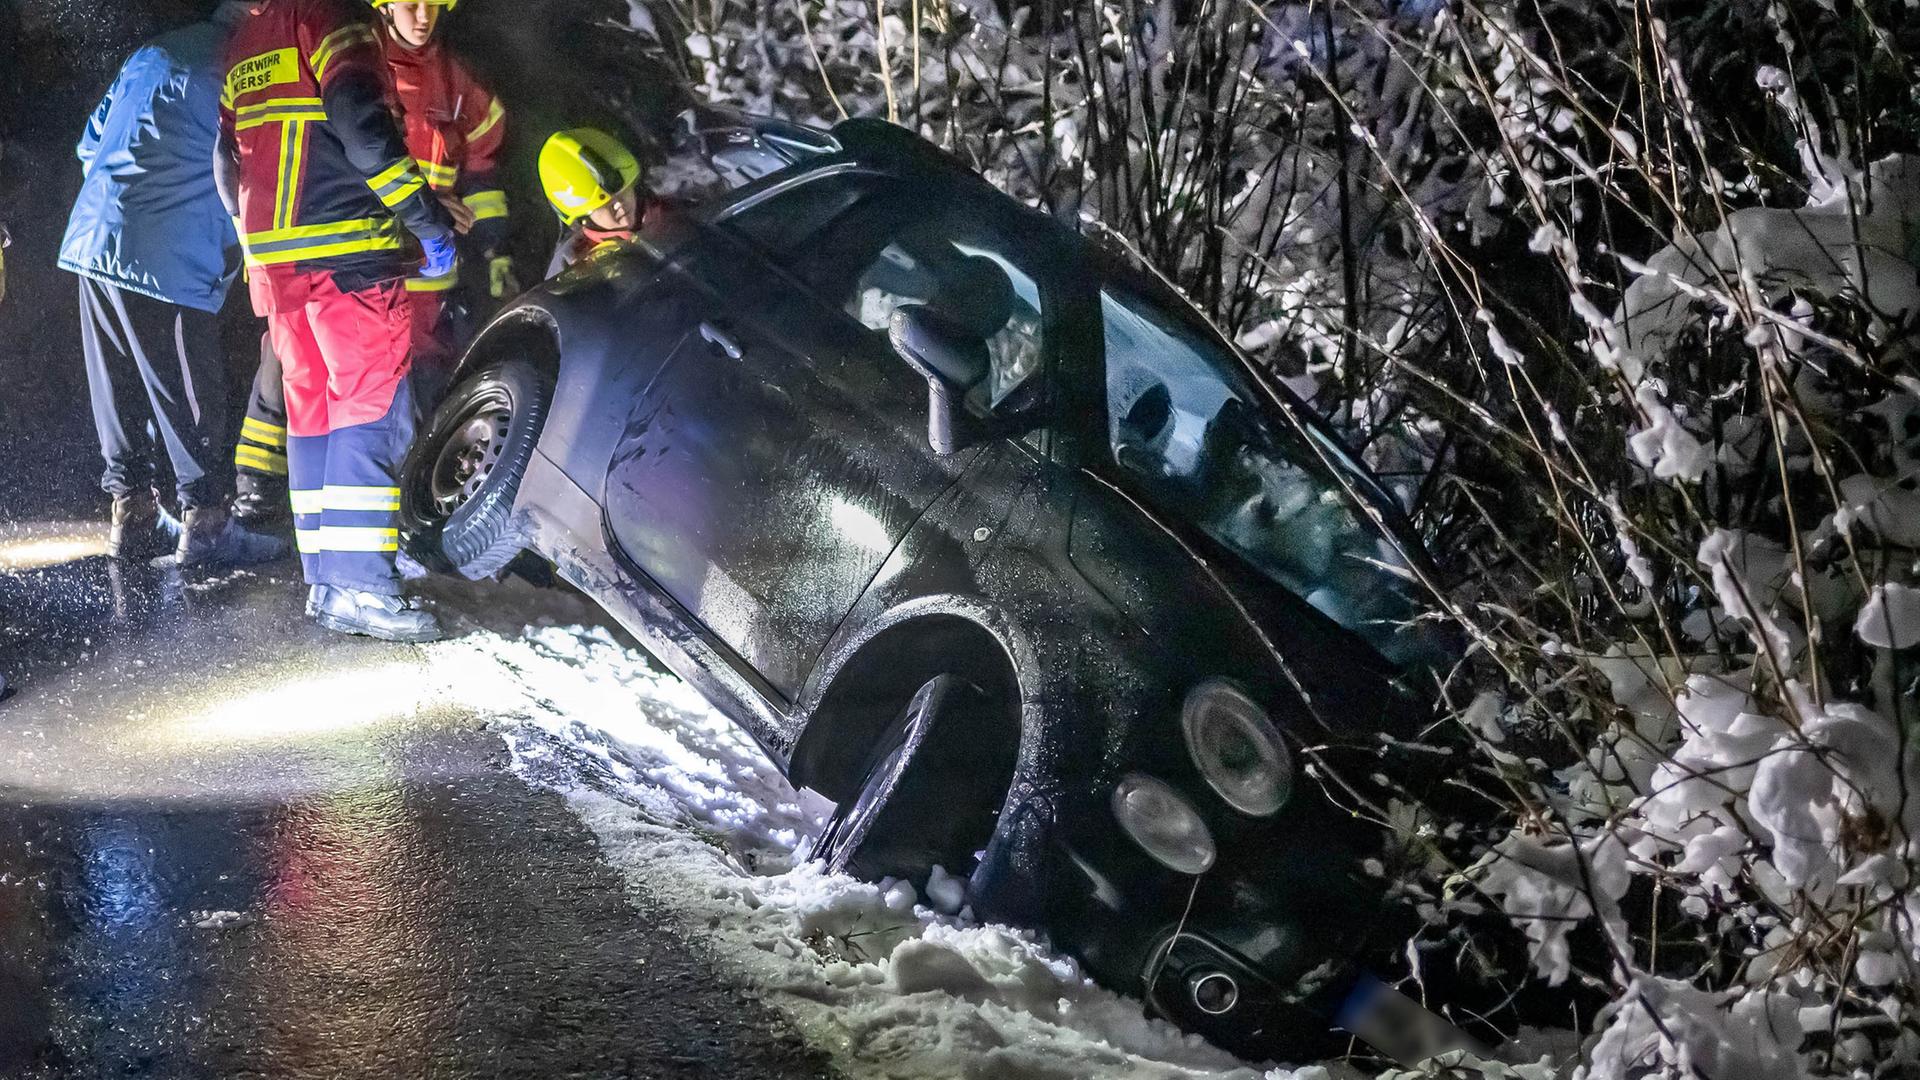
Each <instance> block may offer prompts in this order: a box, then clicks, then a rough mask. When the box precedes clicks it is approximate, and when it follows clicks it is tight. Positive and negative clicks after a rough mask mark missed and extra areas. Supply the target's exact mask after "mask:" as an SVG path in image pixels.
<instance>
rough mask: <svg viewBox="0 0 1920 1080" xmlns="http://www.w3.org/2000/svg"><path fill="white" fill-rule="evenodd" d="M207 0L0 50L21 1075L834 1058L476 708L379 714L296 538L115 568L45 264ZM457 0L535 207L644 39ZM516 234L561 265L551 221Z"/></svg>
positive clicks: (7, 608)
mask: <svg viewBox="0 0 1920 1080" xmlns="http://www.w3.org/2000/svg"><path fill="white" fill-rule="evenodd" d="M596 2H597V3H599V5H600V6H601V7H605V8H607V10H609V11H612V10H615V9H619V8H621V7H622V5H619V4H618V3H615V2H612V0H596ZM191 6H192V5H190V4H182V3H176V2H174V0H127V2H126V3H116V4H110V5H101V4H86V3H76V2H74V0H26V2H25V3H24V4H23V5H22V7H21V8H20V11H21V12H22V13H23V15H24V24H23V26H24V28H23V29H22V30H21V34H22V37H21V39H20V40H21V50H22V51H21V56H22V58H23V59H22V60H21V62H20V63H19V64H18V65H12V64H9V65H7V66H8V67H9V68H10V70H4V71H0V144H3V145H0V150H4V156H3V157H0V220H3V221H6V222H8V223H9V224H10V225H11V227H12V233H13V237H14V245H13V247H12V248H11V249H9V250H8V251H7V253H6V257H7V260H8V268H9V271H10V272H9V281H8V286H9V288H8V296H7V297H6V299H5V301H4V302H0V679H4V680H6V681H7V683H8V687H7V689H6V690H5V691H4V697H0V1077H4V1078H6V1080H14V1078H31V1080H43V1078H62V1080H64V1078H69V1077H71V1078H75V1080H80V1078H84V1080H98V1078H110V1077H165V1078H171V1077H194V1078H200V1077H263V1078H264V1077H272V1078H282V1077H288V1078H295V1077H299V1078H304V1077H314V1078H320V1077H380V1078H403V1077H645V1078H671V1077H694V1076H699V1077H703V1078H708V1080H727V1078H753V1080H763V1078H765V1080H774V1078H786V1077H818V1076H825V1075H828V1071H827V1068H826V1066H825V1065H824V1064H823V1063H822V1061H821V1059H820V1058H819V1056H818V1055H816V1054H814V1053H812V1052H810V1051H809V1050H807V1049H806V1048H805V1047H804V1046H802V1044H801V1043H800V1042H799V1040H798V1039H797V1038H796V1037H795V1036H794V1035H793V1034H792V1033H791V1032H789V1031H787V1030H786V1029H785V1028H783V1027H782V1026H781V1025H780V1023H779V1022H778V1021H777V1020H776V1019H775V1018H774V1017H773V1015H772V1014H771V1013H770V1012H769V1010H768V1009H766V1008H765V1007H764V1006H762V1005H761V1004H759V1003H758V1002H757V1001H755V1000H753V999H751V998H750V997H749V996H747V995H745V994H743V993H741V992H740V991H737V990H735V989H732V988H730V987H728V986H727V985H726V984H725V983H724V981H723V980H722V979H721V978H720V976H719V975H718V973H717V970H716V968H717V965H716V963H715V960H714V958H713V957H712V956H711V955H710V954H709V953H708V952H707V950H706V947H705V946H704V944H703V943H702V940H701V939H700V938H699V937H698V935H697V934H692V933H689V932H686V931H683V930H682V929H681V928H680V927H679V926H678V925H677V924H676V923H674V921H673V920H672V919H671V918H670V917H669V916H668V915H667V914H666V911H665V908H664V907H663V906H662V905H661V904H659V903H658V902H656V901H654V900H652V899H650V897H649V896H648V895H647V894H646V893H645V892H644V890H641V891H635V890H632V889H629V888H627V887H626V886H625V885H623V882H622V879H621V878H620V877H619V876H617V875H616V874H615V873H614V872H613V871H612V870H611V869H610V868H609V867H607V866H606V865H605V864H604V863H603V862H602V861H601V859H600V858H599V855H598V853H597V851H596V849H595V847H594V842H593V839H592V837H591V835H590V834H589V833H588V832H587V830H586V829H585V827H584V826H582V825H581V824H580V823H579V822H578V821H577V820H576V819H575V818H574V817H573V816H572V815H571V814H570V813H569V812H568V811H567V809H566V807H565V806H564V805H563V804H562V802H561V800H560V798H559V797H558V796H556V795H553V794H551V793H548V792H545V791H539V790H534V789H531V788H529V787H528V786H527V785H525V784H523V783H522V782H521V781H520V780H519V779H518V778H517V777H515V776H514V775H513V774H512V773H510V772H509V771H508V770H507V767H506V766H507V760H506V755H505V752H504V750H503V748H502V743H501V740H500V737H499V734H498V733H497V732H495V731H493V730H491V729H489V728H488V726H487V725H486V723H485V721H484V720H483V719H482V718H480V717H477V716H474V715H467V714H462V713H459V712H457V711H447V710H446V709H444V708H442V709H440V710H439V711H427V712H421V711H420V710H418V709H414V710H410V711H409V710H402V711H401V714H400V715H390V713H392V711H393V710H391V709H387V708H385V707H384V706H383V705H382V700H383V698H384V697H402V698H403V697H405V692H406V688H407V687H408V686H409V685H410V683H411V681H412V673H414V672H417V671H419V670H420V665H421V664H422V663H424V662H425V661H424V656H425V654H423V653H422V652H421V651H420V650H418V649H414V648H409V647H404V646H391V645H384V644H380V643H375V642H370V641H365V640H361V639H348V638H342V637H338V636H335V635H331V634H328V633H326V632H324V631H322V630H319V629H318V628H316V627H313V626H312V625H310V624H309V623H308V622H307V620H306V619H305V618H304V617H303V615H302V612H301V604H302V600H303V597H304V589H303V587H302V586H300V585H299V584H298V582H297V581H296V580H295V579H296V578H297V568H296V567H295V565H294V564H293V563H292V562H290V561H289V562H286V563H283V564H279V565H276V566H271V567H268V568H265V569H264V570H262V571H257V572H249V573H245V574H236V575H227V576H224V577H216V578H212V579H183V578H181V577H179V576H178V575H167V574H162V573H157V572H154V571H151V570H149V569H147V568H146V567H144V566H119V565H115V564H113V563H110V562H109V561H108V560H107V559H105V558H104V557H103V556H102V555H101V553H100V552H101V550H102V547H103V543H102V541H103V539H104V532H105V525H104V517H105V511H106V506H105V501H104V499H103V497H102V496H101V495H100V494H99V491H98V488H97V483H98V477H99V472H100V461H99V457H98V454H97V451H96V450H95V448H94V444H93V439H92V425H91V418H90V415H89V412H88V404H87V394H86V383H85V377H84V373H83V371H82V368H81V364H80V356H79V349H78V336H77V335H78V320H77V314H76V312H75V310H74V295H75V284H74V278H73V277H72V275H70V274H66V273H64V272H61V271H58V270H56V269H54V267H53V263H54V254H55V251H56V250H57V247H58V243H59V239H60V234H61V230H62V227H63V226H64V224H65V220H66V214H67V209H68V207H69V206H70V205H71V202H72V199H73V194H74V191H75V190H76V189H77V187H78V183H79V179H80V176H79V170H78V169H77V167H76V166H75V165H74V164H73V161H72V157H71V147H72V145H73V140H74V139H75V138H76V137H77V136H78V134H79V131H80V129H81V126H82V124H83V123H84V120H85V117H86V115H87V113H88V111H89V110H90V109H91V107H92V105H93V103H94V101H95V100H96V99H97V97H98V95H99V94H100V92H101V90H102V89H104V88H105V86H106V84H107V82H108V81H109V80H110V79H111V77H112V74H113V72H114V70H115V68H117V66H118V64H119V62H120V60H121V59H122V58H123V57H124V56H125V55H126V54H127V53H128V52H130V51H131V50H132V48H133V47H134V45H136V44H137V43H138V42H139V41H141V40H143V39H144V38H145V37H147V36H149V35H150V34H152V33H154V32H157V31H158V30H160V29H163V28H164V27H165V26H167V25H172V24H175V23H177V22H178V21H179V20H180V19H181V17H182V13H183V12H184V11H186V10H187V9H188V8H189V7H191ZM468 7H469V8H471V9H472V10H471V11H470V12H469V11H467V10H465V9H463V15H466V16H468V18H467V19H466V20H464V25H465V26H466V28H467V31H468V32H469V33H470V35H471V36H472V37H473V38H474V41H473V42H472V43H471V44H472V45H473V47H474V50H475V51H476V52H478V53H480V54H481V55H482V57H483V59H484V60H485V61H486V66H487V67H488V68H489V69H490V71H493V72H495V73H496V77H497V78H499V81H500V82H501V85H502V89H503V90H508V91H512V92H514V93H515V95H516V100H515V103H516V106H517V107H518V108H519V109H520V112H519V113H518V115H519V116H520V117H521V118H522V120H523V122H522V123H521V124H520V126H519V128H518V129H517V134H516V146H517V147H518V150H517V152H516V156H515V159H514V160H515V166H514V170H513V172H514V177H513V179H514V181H515V183H514V187H515V190H516V192H517V193H518V195H519V196H520V197H525V196H529V195H531V196H534V197H536V198H537V191H535V192H529V191H528V190H527V185H528V184H529V182H530V181H529V179H528V177H527V176H525V175H522V174H525V173H527V172H528V171H529V170H530V168H531V153H530V151H529V150H528V147H529V146H533V145H537V141H538V139H539V138H541V137H542V136H543V135H544V131H545V129H550V128H551V127H553V126H559V125H560V124H562V123H574V122H580V120H581V119H582V117H580V116H576V115H575V113H577V112H578V110H579V109H580V108H581V105H580V104H579V103H581V102H584V101H590V100H592V95H589V94H588V93H586V91H585V89H583V88H582V85H581V83H582V80H584V79H586V78H587V77H588V73H591V72H592V71H593V70H595V69H600V71H601V74H604V69H607V68H609V67H612V66H615V65H624V64H625V63H626V60H625V59H624V58H623V57H624V54H618V53H613V54H609V55H607V56H600V55H598V54H594V55H592V56H590V57H586V56H583V54H581V53H580V52H579V50H577V49H574V48H571V47H568V48H563V46H570V45H573V44H578V43H579V42H580V41H583V40H584V39H583V38H582V37H581V34H580V33H579V31H578V29H577V28H578V26H579V25H581V20H583V19H586V18H588V17H590V16H596V13H597V12H598V10H599V9H598V8H596V7H594V6H593V5H582V4H579V3H575V2H574V0H565V2H561V0H537V2H530V0H476V2H475V3H472V4H470V5H468ZM534 8H538V9H539V11H540V17H534V12H533V9H534ZM4 9H5V0H0V14H11V12H10V11H8V10H4ZM549 16H551V17H549ZM563 16H564V17H563ZM9 25H10V24H9ZM0 32H5V33H9V34H10V33H12V32H13V31H12V30H11V29H9V28H8V27H5V26H0ZM9 44H11V42H9ZM562 57H565V58H568V60H569V62H568V63H565V64H563V63H561V62H560V59H559V58H562ZM508 76H511V77H510V78H509V77H508ZM628 96H629V97H630V98H632V99H633V100H636V101H638V100H642V99H648V100H650V99H652V98H656V97H659V96H660V95H659V94H658V93H657V92H655V91H654V90H653V89H650V88H649V87H647V86H645V85H639V86H638V88H637V89H634V90H632V91H630V93H629V95H628ZM587 118H588V119H591V118H592V117H590V116H589V117H587ZM527 205H537V202H528V203H527ZM516 221H517V222H522V223H524V224H526V225H527V226H528V233H529V235H528V236H526V237H523V238H521V239H522V245H523V246H524V247H526V248H527V252H525V254H528V256H529V258H532V257H533V256H540V258H539V259H538V261H539V262H544V253H543V250H542V248H541V245H542V244H550V243H551V239H550V237H549V236H547V235H546V234H547V233H550V232H551V223H550V222H543V221H542V219H541V218H540V216H539V215H538V214H522V215H517V216H516ZM543 229H544V232H543ZM227 315H228V318H227V335H226V336H227V343H228V352H229V356H230V357H232V358H233V360H234V363H233V372H232V379H231V382H232V386H231V387H230V390H231V391H232V394H233V398H234V404H235V405H236V406H237V405H238V403H239V398H240V396H241V393H242V392H243V390H244V386H245V383H246V381H247V380H248V379H250V377H251V374H252V363H253V358H254V356H256V355H257V353H256V352H255V351H254V350H255V345H254V342H255V341H257V336H258V333H259V329H258V324H257V323H256V322H254V321H253V320H252V319H251V318H250V313H249V312H247V311H246V308H245V303H244V298H237V299H236V302H235V303H233V304H232V305H230V310H229V311H228V313H227ZM434 593H435V596H436V599H437V600H438V602H439V604H440V612H441V614H442V617H443V618H444V619H446V620H447V621H448V622H449V623H450V624H451V626H452V628H453V629H454V630H455V631H463V630H470V629H474V628H478V627H486V628H489V629H495V630H499V631H502V632H508V633H511V632H515V631H517V630H518V628H519V627H521V626H522V625H524V624H526V623H528V622H532V621H535V620H537V619H539V618H541V617H543V616H544V617H548V618H554V619H558V620H562V621H567V622H575V621H602V620H601V619H600V618H599V616H598V615H597V614H596V611H595V610H594V609H593V608H592V607H591V605H589V604H587V603H586V602H585V601H583V600H581V599H579V598H578V597H575V596H572V595H571V594H567V593H562V592H557V591H553V590H534V589H531V588H529V587H525V586H512V587H504V588H502V587H487V588H480V587H474V586H462V585H456V584H452V583H442V584H440V585H438V586H435V587H434ZM370 715H371V716H377V717H378V718H379V720H380V722H379V723H377V724H369V723H365V722H364V721H365V720H366V718H367V717H368V716H370Z"/></svg>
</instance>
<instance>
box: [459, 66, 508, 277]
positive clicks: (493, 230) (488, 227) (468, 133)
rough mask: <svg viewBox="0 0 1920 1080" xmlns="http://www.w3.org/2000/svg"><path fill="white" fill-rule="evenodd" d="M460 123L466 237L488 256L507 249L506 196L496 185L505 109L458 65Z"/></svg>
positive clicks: (461, 192) (465, 69)
mask: <svg viewBox="0 0 1920 1080" xmlns="http://www.w3.org/2000/svg"><path fill="white" fill-rule="evenodd" d="M459 73H460V80H459V82H460V88H461V89H460V99H461V103H460V121H459V122H460V124H461V126H462V128H463V130H462V131H461V133H460V134H461V136H462V139H463V142H464V145H465V151H464V153H465V158H464V160H462V161H461V163H460V196H461V198H462V199H464V200H465V201H466V204H467V206H468V208H469V209H471V210H472V211H473V230H472V232H470V233H469V234H468V238H469V239H470V240H472V241H473V243H474V246H476V247H478V248H479V249H480V250H481V251H482V252H484V253H486V254H487V255H488V256H489V257H491V256H492V255H494V254H495V253H497V252H501V251H504V250H505V249H506V246H507V233H508V220H507V193H506V191H505V189H503V188H502V187H501V186H500V175H499V174H500V157H501V153H502V151H503V150H505V148H506V144H507V110H506V108H505V107H504V106H502V105H501V104H500V99H499V98H498V97H496V96H494V94H493V92H492V91H490V90H488V89H487V88H486V87H485V86H483V85H481V83H480V81H479V80H477V79H475V78H474V77H473V75H472V73H471V72H469V71H468V70H467V68H466V65H464V64H462V65H460V67H459Z"/></svg>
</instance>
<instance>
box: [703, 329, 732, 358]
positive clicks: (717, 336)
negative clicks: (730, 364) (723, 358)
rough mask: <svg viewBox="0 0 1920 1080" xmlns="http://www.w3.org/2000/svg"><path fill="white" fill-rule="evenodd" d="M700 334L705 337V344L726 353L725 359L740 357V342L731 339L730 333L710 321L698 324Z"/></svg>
mask: <svg viewBox="0 0 1920 1080" xmlns="http://www.w3.org/2000/svg"><path fill="white" fill-rule="evenodd" d="M700 336H701V337H702V338H704V339H706V342H707V344H709V345H711V346H713V347H714V348H716V349H719V350H720V351H721V352H723V353H726V354H727V359H729V360H738V359H740V343H739V342H737V341H735V340H733V335H732V334H729V333H727V332H726V331H725V330H722V329H720V328H719V327H718V326H715V325H714V324H712V323H710V322H703V323H701V324H700Z"/></svg>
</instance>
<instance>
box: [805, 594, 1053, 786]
mask: <svg viewBox="0 0 1920 1080" xmlns="http://www.w3.org/2000/svg"><path fill="white" fill-rule="evenodd" d="M1023 651H1024V650H1021V649H1019V648H1017V647H1014V648H1010V647H1009V643H1008V641H1007V640H1006V638H1005V637H1004V636H1003V635H1002V634H1001V633H998V632H996V631H995V630H994V629H992V628H990V626H989V623H988V621H987V620H984V619H982V618H979V617H977V615H976V613H971V612H966V613H963V612H961V611H957V610H953V609H951V608H940V607H931V606H928V607H924V608H922V609H920V610H912V611H907V612H901V613H897V615H896V617H895V618H893V619H891V620H888V621H886V622H885V623H884V625H882V626H880V627H879V628H878V629H877V630H876V631H874V632H873V633H870V634H869V635H867V636H866V637H865V638H864V639H862V640H861V641H860V642H859V643H858V644H857V645H854V646H853V647H851V648H848V649H844V650H843V651H842V654H841V658H840V659H839V660H838V661H837V662H835V663H834V665H833V667H832V669H831V672H830V674H829V676H828V677H827V679H826V680H825V682H824V689H823V690H822V691H821V693H820V696H819V698H818V700H817V701H816V702H815V704H814V705H813V707H812V708H811V709H810V710H808V714H807V715H808V719H807V723H806V726H805V728H804V729H803V730H802V731H801V732H800V735H799V738H798V740H797V741H796V742H795V744H794V748H793V753H792V755H791V757H790V760H789V762H788V776H789V778H790V779H791V780H792V781H793V783H794V784H795V786H797V787H810V788H813V789H814V790H816V791H818V792H820V793H821V794H823V795H825V796H827V797H828V798H831V799H834V800H836V801H838V800H840V799H844V798H846V797H847V796H848V795H849V794H851V793H852V791H853V790H854V789H855V788H856V787H857V786H858V785H859V783H860V781H861V778H862V774H863V770H864V767H865V765H866V759H867V756H868V753H869V750H870V748H871V747H872V746H873V745H874V744H875V743H876V742H877V741H878V740H879V738H880V736H881V734H882V733H883V732H884V731H885V729H886V727H887V725H889V724H890V723H892V722H893V720H894V718H895V717H896V716H898V715H899V713H900V710H901V709H903V708H905V707H906V706H907V704H908V703H909V702H910V701H911V700H912V699H913V695H914V694H915V693H916V692H917V691H918V690H919V689H920V687H921V686H923V685H925V684H926V682H927V680H929V679H931V678H933V677H934V676H936V675H939V674H942V673H952V674H955V675H960V676H962V677H963V678H966V679H967V680H969V681H970V682H973V683H974V684H975V685H977V686H979V687H980V688H981V689H982V690H985V691H986V692H987V695H988V697H989V699H990V700H991V701H993V702H994V703H995V708H994V709H993V710H992V713H991V714H990V715H989V716H988V717H986V718H985V720H984V727H985V730H983V731H982V732H981V736H982V737H983V738H991V739H995V740H1002V741H1003V742H1004V744H1005V745H1006V747H1007V748H1008V753H1007V755H1006V758H1005V760H1006V770H1005V771H1006V774H1007V776H1006V779H1007V780H1008V782H1009V783H1011V781H1012V779H1013V772H1014V768H1015V765H1016V763H1017V761H1018V758H1019V755H1020V750H1021V744H1022V742H1023V740H1024V738H1025V733H1026V730H1027V728H1028V724H1027V720H1028V716H1027V712H1028V709H1027V702H1026V699H1025V696H1024V695H1023V693H1022V686H1023V680H1022V678H1021V666H1020V665H1019V663H1018V662H1017V660H1016V659H1015V657H1016V655H1018V654H1019V653H1021V652H1023Z"/></svg>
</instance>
